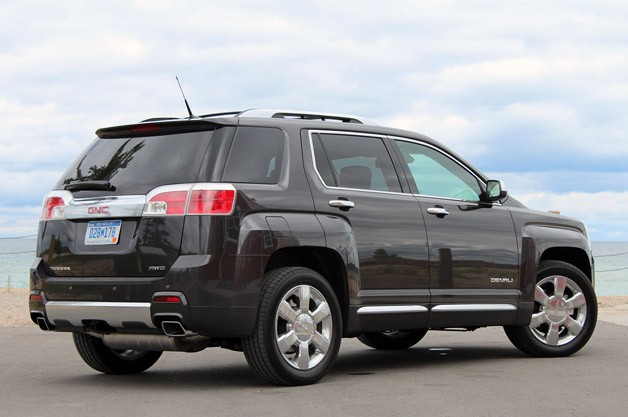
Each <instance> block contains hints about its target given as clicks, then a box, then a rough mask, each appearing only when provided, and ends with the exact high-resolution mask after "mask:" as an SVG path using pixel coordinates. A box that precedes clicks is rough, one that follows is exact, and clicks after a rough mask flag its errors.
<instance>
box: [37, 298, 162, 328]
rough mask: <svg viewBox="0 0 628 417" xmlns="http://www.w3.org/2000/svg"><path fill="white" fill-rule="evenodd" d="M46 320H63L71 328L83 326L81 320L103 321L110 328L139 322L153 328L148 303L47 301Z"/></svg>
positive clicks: (52, 321) (53, 321)
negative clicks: (70, 325)
mask: <svg viewBox="0 0 628 417" xmlns="http://www.w3.org/2000/svg"><path fill="white" fill-rule="evenodd" d="M45 311H46V316H47V317H48V320H49V321H50V322H51V323H53V324H54V323H55V321H56V320H64V321H67V322H69V323H70V324H72V325H73V326H83V320H104V321H105V322H106V323H107V324H108V325H110V326H112V327H117V328H122V327H124V324H123V323H125V322H139V323H143V324H145V325H146V326H147V327H149V328H155V326H154V325H153V320H152V318H151V315H150V303H133V302H100V301H47V302H46V303H45Z"/></svg>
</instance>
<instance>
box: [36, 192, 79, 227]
mask: <svg viewBox="0 0 628 417" xmlns="http://www.w3.org/2000/svg"><path fill="white" fill-rule="evenodd" d="M71 200H72V193H70V192H69V191H51V192H49V193H48V195H46V197H44V203H43V205H42V209H41V219H42V220H57V219H63V218H64V217H65V207H66V206H67V205H68V204H69V203H70V201H71Z"/></svg>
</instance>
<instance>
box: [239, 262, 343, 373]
mask: <svg viewBox="0 0 628 417" xmlns="http://www.w3.org/2000/svg"><path fill="white" fill-rule="evenodd" d="M341 338H342V317H341V313H340V306H339V305H338V300H337V298H336V295H335V293H334V290H333V289H332V288H331V286H330V285H329V283H328V282H327V281H326V280H325V279H324V278H323V277H322V276H321V275H319V274H318V273H316V272H315V271H312V270H311V269H308V268H301V267H288V268H279V269H275V270H273V271H271V272H269V273H268V274H266V276H265V277H264V283H263V284H262V291H261V295H260V305H259V312H258V317H257V323H256V326H255V330H254V332H253V334H252V335H251V336H249V337H246V338H244V339H243V340H242V342H243V343H242V345H243V350H244V355H245V357H246V360H247V362H248V363H249V365H250V367H251V368H252V369H253V371H254V372H255V373H256V374H257V375H258V376H259V377H260V378H262V379H263V380H265V381H266V382H269V383H271V384H275V385H307V384H312V383H314V382H316V381H318V380H319V379H321V378H322V377H323V376H324V375H325V374H326V373H327V371H328V370H329V368H330V367H331V366H332V365H333V362H334V360H335V359H336V356H337V355H338V349H339V348H340V339H341Z"/></svg>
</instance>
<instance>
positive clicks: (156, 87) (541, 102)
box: [0, 0, 628, 231]
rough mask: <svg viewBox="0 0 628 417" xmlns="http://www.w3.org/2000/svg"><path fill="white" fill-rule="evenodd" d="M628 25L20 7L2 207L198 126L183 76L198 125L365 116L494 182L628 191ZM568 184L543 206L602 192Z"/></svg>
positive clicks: (290, 7)
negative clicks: (220, 118)
mask: <svg viewBox="0 0 628 417" xmlns="http://www.w3.org/2000/svg"><path fill="white" fill-rule="evenodd" d="M25 16H28V24H24V21H25ZM627 18H628V3H626V2H624V1H607V0H601V1H599V2H595V3H593V2H591V3H586V2H576V3H574V2H571V1H566V0H563V1H555V2H549V3H548V2H546V1H540V0H531V1H529V2H525V3H512V2H510V3H504V2H501V1H482V2H467V1H456V0H445V1H435V0H431V1H410V0H407V1H395V2H393V3H382V2H380V1H374V0H373V1H371V0H365V1H363V2H361V3H360V7H356V5H355V4H353V3H352V2H340V3H339V2H333V1H329V0H322V1H320V2H317V3H316V4H305V3H302V2H276V3H270V4H269V3H260V2H256V1H240V0H238V1H231V2H224V3H220V2H194V1H176V2H175V1H170V0H160V1H146V0H138V1H121V0H119V1H112V2H107V3H94V2H83V1H78V0H68V1H65V2H62V3H46V2H35V1H28V0H27V1H3V2H2V4H0V38H1V39H3V43H2V46H1V47H0V60H1V62H2V63H3V65H2V66H0V78H2V80H3V83H2V85H1V86H0V126H2V129H1V130H0V169H1V170H3V172H2V173H0V175H2V177H1V178H0V190H1V191H2V192H3V193H5V195H6V197H5V198H6V199H7V201H8V202H9V203H11V202H15V204H20V205H22V204H27V202H26V200H28V199H29V192H30V190H32V194H33V195H32V197H31V202H30V204H39V201H40V200H41V197H42V195H40V193H42V192H44V191H43V190H44V189H46V188H47V187H48V186H49V184H51V183H53V182H54V181H55V180H56V178H57V176H58V174H57V173H60V172H61V171H63V170H64V169H65V168H66V167H67V165H69V163H70V162H71V160H73V159H74V158H75V157H76V156H77V155H78V154H79V153H80V151H81V150H82V149H84V148H85V147H86V146H87V144H89V142H90V141H91V140H92V138H93V137H94V135H93V132H94V130H95V129H96V128H98V127H103V126H108V125H114V124H121V123H129V122H134V121H137V120H141V119H143V118H147V117H153V116H161V115H165V116H167V115H174V116H184V115H185V109H184V107H183V103H182V100H181V97H180V95H179V92H178V88H177V86H176V83H175V81H174V75H179V76H180V78H181V81H182V84H183V87H184V89H185V92H186V95H187V96H188V99H189V100H190V104H191V106H192V109H193V110H194V111H195V112H196V113H197V114H203V113H209V112H212V111H219V110H232V109H243V108H248V107H255V106H257V107H261V106H268V107H294V108H299V109H305V110H308V109H309V110H324V111H339V112H344V113H354V114H363V115H364V116H367V117H369V118H372V119H375V120H378V121H379V122H382V123H383V124H386V125H392V126H395V127H400V128H406V129H410V130H415V131H418V132H421V133H425V134H427V135H430V136H432V137H434V138H436V139H439V140H441V141H442V142H443V143H445V144H446V145H448V146H450V147H451V148H453V149H454V150H455V151H457V152H459V153H460V154H461V155H462V156H463V157H465V158H467V159H469V160H471V161H473V162H474V163H475V164H476V165H479V166H481V167H483V168H488V169H491V170H498V171H507V172H517V173H520V172H524V173H529V172H531V171H538V170H541V171H548V170H554V171H556V170H563V171H564V170H571V171H573V172H582V173H583V176H582V177H580V178H581V179H582V178H584V177H585V176H586V173H587V172H589V171H590V172H593V173H595V172H601V171H613V172H614V173H615V174H617V175H620V176H621V175H625V173H626V172H628V167H627V166H626V164H625V159H626V157H628V140H627V138H628V130H627V128H626V126H628V114H627V113H626V112H625V108H626V107H627V106H628V82H627V81H626V76H625V74H626V73H628V56H627V55H626V53H625V45H626V44H628V25H626V24H625V22H626V19H627ZM513 175H520V176H523V177H526V176H527V175H532V174H513ZM53 177H54V179H53ZM609 178H610V177H609ZM622 178H623V177H622ZM553 179H554V180H555V181H560V184H559V185H555V186H553V187H552V188H550V189H549V190H548V189H546V188H543V185H544V184H542V183H540V184H539V183H538V182H535V181H531V183H535V184H536V186H539V187H541V188H531V189H530V193H533V192H547V191H551V193H557V192H560V193H563V194H565V195H567V193H568V192H569V191H579V192H587V193H593V192H598V190H601V189H597V188H596V187H595V186H594V185H591V184H589V187H588V188H586V189H581V188H579V187H580V185H579V183H576V182H575V180H574V179H573V178H572V177H570V176H569V175H565V176H562V177H560V180H557V179H556V177H554V178H553ZM509 182H510V181H509ZM589 183H590V181H589ZM613 184H614V186H613V189H612V190H605V191H613V192H622V190H621V189H620V188H621V184H620V183H619V182H618V181H614V182H613ZM557 190H558V191H557ZM526 193H527V191H526ZM619 201H623V200H621V199H620V200H619ZM557 202H560V201H557ZM3 203H4V200H3ZM626 210H627V211H628V207H626ZM3 227H4V226H3ZM0 231H1V230H0Z"/></svg>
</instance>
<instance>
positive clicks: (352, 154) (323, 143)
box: [313, 134, 401, 192]
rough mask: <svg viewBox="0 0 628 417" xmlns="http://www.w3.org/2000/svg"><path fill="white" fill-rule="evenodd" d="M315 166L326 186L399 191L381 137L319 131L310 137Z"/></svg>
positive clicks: (395, 174)
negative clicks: (318, 135)
mask: <svg viewBox="0 0 628 417" xmlns="http://www.w3.org/2000/svg"><path fill="white" fill-rule="evenodd" d="M313 145H314V156H315V159H316V168H317V170H318V172H319V174H321V177H322V178H323V181H324V182H325V184H326V185H328V186H334V187H342V188H356V189H362V190H374V191H394V192H401V186H400V185H399V178H397V173H396V172H395V169H394V167H393V163H392V160H391V159H390V155H389V154H388V151H387V150H386V146H385V145H384V142H383V141H382V139H381V138H376V137H368V136H352V135H351V136H350V135H333V134H320V137H316V136H314V137H313Z"/></svg>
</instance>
